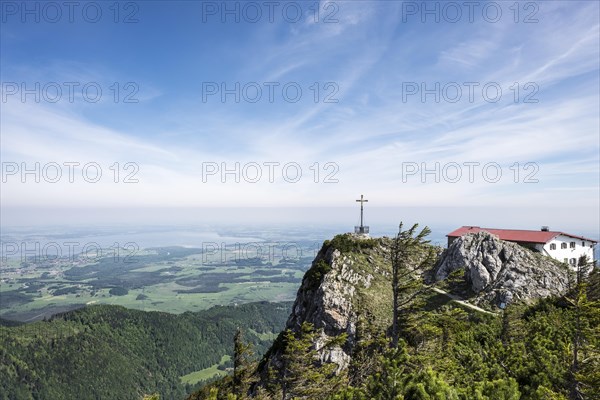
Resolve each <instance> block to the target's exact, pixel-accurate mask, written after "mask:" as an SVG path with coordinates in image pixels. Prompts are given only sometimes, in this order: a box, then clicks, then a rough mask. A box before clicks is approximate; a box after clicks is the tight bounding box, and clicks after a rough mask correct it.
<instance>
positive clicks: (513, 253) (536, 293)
mask: <svg viewBox="0 0 600 400" xmlns="http://www.w3.org/2000/svg"><path fill="white" fill-rule="evenodd" d="M458 269H462V270H464V272H465V278H466V279H467V281H468V282H469V283H470V287H471V289H472V291H473V292H474V293H475V294H476V295H477V297H476V299H475V302H476V303H480V304H484V305H495V306H501V305H502V303H504V304H508V303H510V302H511V301H516V300H518V301H528V300H532V299H536V298H541V297H547V296H550V295H559V294H562V293H564V292H565V291H566V290H567V289H568V285H569V275H570V271H569V269H568V267H567V266H565V265H564V264H563V263H560V262H558V261H556V260H554V259H552V258H550V257H546V256H543V255H541V254H539V253H535V252H533V251H532V250H529V249H526V248H524V247H522V246H520V245H518V244H516V243H511V242H506V241H503V240H500V239H498V237H496V236H494V235H491V234H490V233H487V232H479V233H476V234H468V235H465V236H462V237H460V238H457V239H456V240H455V241H454V242H452V244H451V245H450V247H449V248H448V249H447V250H446V251H445V252H444V254H443V255H442V257H441V259H440V260H439V262H438V264H437V269H436V271H435V278H436V280H438V281H439V280H443V279H446V278H447V277H448V275H450V274H451V273H452V272H454V271H456V270H458Z"/></svg>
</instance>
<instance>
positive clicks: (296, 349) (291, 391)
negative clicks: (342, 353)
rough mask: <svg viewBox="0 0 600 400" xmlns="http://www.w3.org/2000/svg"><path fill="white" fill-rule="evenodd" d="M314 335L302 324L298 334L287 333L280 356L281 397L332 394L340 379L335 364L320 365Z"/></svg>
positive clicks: (311, 396) (315, 396)
mask: <svg viewBox="0 0 600 400" xmlns="http://www.w3.org/2000/svg"><path fill="white" fill-rule="evenodd" d="M316 339H317V333H316V332H315V330H314V327H313V325H312V324H310V323H308V322H304V323H303V324H302V326H301V327H300V331H299V332H298V333H294V332H292V331H291V330H287V331H286V332H285V335H284V343H285V350H284V352H283V356H282V363H283V368H282V371H281V388H282V390H281V398H282V400H288V399H296V398H298V399H316V398H324V397H326V396H327V395H330V394H332V393H334V392H335V391H336V390H337V389H338V387H339V386H340V383H341V379H340V378H339V377H336V376H335V369H336V364H332V363H325V364H321V363H320V362H319V358H318V353H317V351H316V349H315V347H314V345H315V342H316Z"/></svg>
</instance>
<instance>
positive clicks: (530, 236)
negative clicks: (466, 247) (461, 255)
mask: <svg viewBox="0 0 600 400" xmlns="http://www.w3.org/2000/svg"><path fill="white" fill-rule="evenodd" d="M481 231H485V232H489V233H491V234H492V235H496V236H498V237H499V238H500V239H501V240H508V241H509V242H527V243H548V242H549V241H550V240H552V239H554V238H555V237H556V236H558V235H565V236H569V237H572V238H577V239H581V240H587V241H590V242H594V243H597V241H596V240H593V239H588V238H585V237H583V236H576V235H571V234H569V233H564V232H558V231H527V230H519V229H491V228H480V227H478V226H463V227H461V228H458V229H457V230H455V231H452V232H450V233H449V234H447V235H446V236H448V237H459V236H463V235H466V234H467V233H477V232H481Z"/></svg>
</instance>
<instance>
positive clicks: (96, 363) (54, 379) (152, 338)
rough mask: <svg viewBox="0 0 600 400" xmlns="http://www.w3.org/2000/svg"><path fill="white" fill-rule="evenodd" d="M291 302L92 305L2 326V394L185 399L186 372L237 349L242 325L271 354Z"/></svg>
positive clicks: (6, 396)
mask: <svg viewBox="0 0 600 400" xmlns="http://www.w3.org/2000/svg"><path fill="white" fill-rule="evenodd" d="M290 306H291V304H290V303H266V302H263V303H253V304H245V305H240V306H237V307H236V306H227V307H214V308H212V309H209V310H206V311H201V312H196V313H184V314H181V315H173V314H167V313H159V312H143V311H137V310H130V309H126V308H123V307H118V306H106V305H102V306H91V307H86V308H84V309H81V310H77V311H72V312H68V313H64V314H59V315H56V316H54V317H53V318H52V319H51V320H49V321H40V322H36V323H32V324H26V325H21V326H16V327H2V326H0V399H11V400H16V399H78V400H84V399H140V398H141V397H142V396H143V394H144V393H154V392H158V393H160V394H161V399H181V398H183V397H184V396H185V393H186V391H187V390H190V389H191V388H189V387H188V388H186V387H185V386H184V385H182V384H181V383H180V377H181V376H183V375H185V374H188V373H190V372H193V371H197V370H202V369H204V368H207V367H210V366H212V365H214V364H217V363H219V361H220V360H221V357H222V356H223V355H225V354H231V352H232V343H233V336H234V334H235V331H236V329H237V328H238V327H239V328H242V329H245V330H247V331H248V332H247V333H246V338H247V339H248V340H249V341H251V342H253V343H254V344H255V345H256V349H257V353H260V352H263V351H264V350H265V348H266V346H268V345H269V344H270V341H268V340H265V341H262V340H260V338H259V337H258V336H256V335H253V334H252V331H254V332H257V333H272V332H279V331H280V330H281V329H282V328H283V326H284V325H285V320H286V318H287V316H288V314H289V308H290Z"/></svg>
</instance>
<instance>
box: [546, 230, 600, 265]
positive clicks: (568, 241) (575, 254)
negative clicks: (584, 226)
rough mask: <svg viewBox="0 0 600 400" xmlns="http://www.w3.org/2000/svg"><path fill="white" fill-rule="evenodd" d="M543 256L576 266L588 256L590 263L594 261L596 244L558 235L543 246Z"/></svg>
mask: <svg viewBox="0 0 600 400" xmlns="http://www.w3.org/2000/svg"><path fill="white" fill-rule="evenodd" d="M565 247H566V248H565ZM542 254H545V255H549V256H550V257H552V258H555V259H557V260H558V261H562V262H567V263H568V264H571V265H576V264H577V261H578V260H579V257H581V256H582V255H587V256H588V260H589V261H593V260H594V242H591V241H589V240H582V239H578V238H574V237H570V236H567V235H558V236H556V237H555V238H554V239H552V240H551V241H549V242H548V243H546V244H545V245H544V246H543V251H542ZM565 260H566V261H565Z"/></svg>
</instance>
